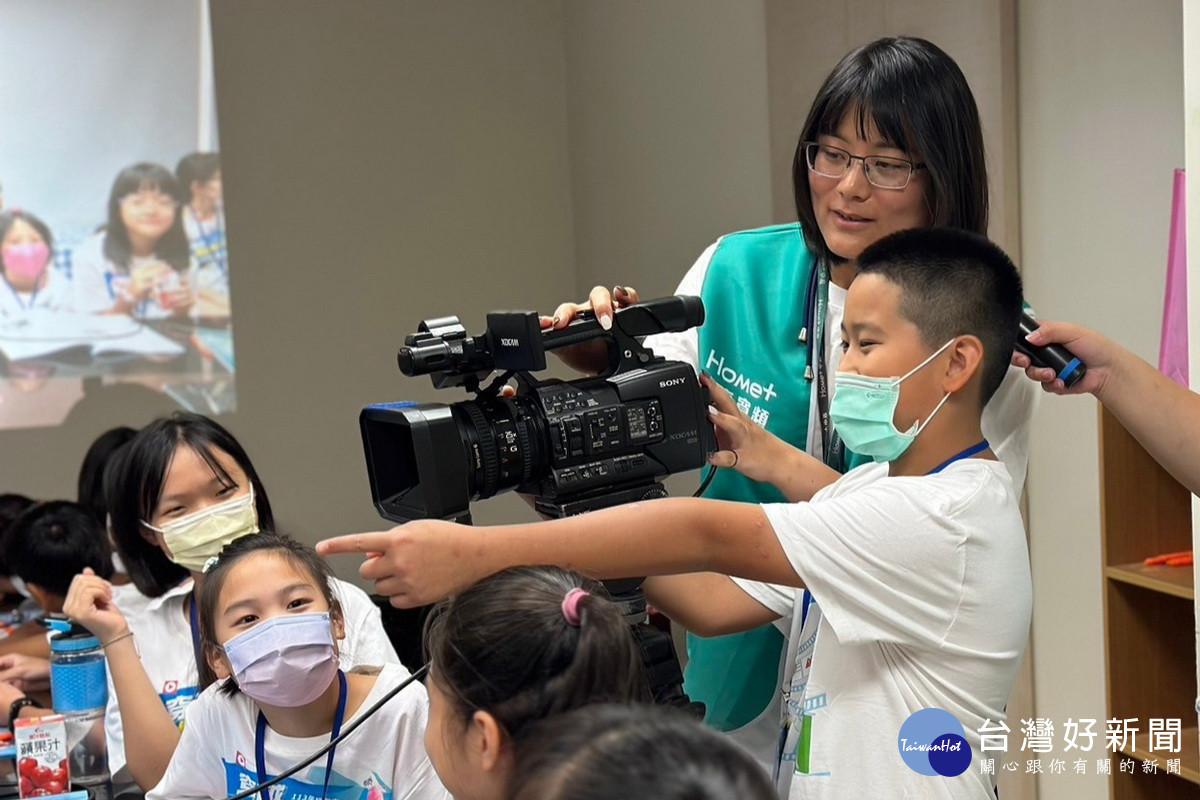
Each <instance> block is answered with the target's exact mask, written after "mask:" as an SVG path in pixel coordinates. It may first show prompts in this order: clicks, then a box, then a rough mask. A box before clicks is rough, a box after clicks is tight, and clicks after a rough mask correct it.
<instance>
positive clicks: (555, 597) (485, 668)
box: [425, 567, 649, 740]
mask: <svg viewBox="0 0 1200 800" xmlns="http://www.w3.org/2000/svg"><path fill="white" fill-rule="evenodd" d="M578 588H582V589H584V590H585V591H586V592H588V594H587V595H586V596H585V597H583V598H582V600H581V601H580V602H579V625H578V626H573V625H571V624H569V623H568V622H567V619H566V617H565V616H564V614H563V608H562V606H563V600H564V598H565V597H566V595H567V592H569V591H571V590H572V589H578ZM425 655H426V658H427V660H428V661H429V665H430V669H429V674H430V679H431V680H433V681H434V682H436V684H437V687H438V688H439V689H440V690H441V691H442V692H443V693H444V694H446V695H447V696H448V697H449V698H450V702H451V704H452V705H453V706H454V707H455V710H456V712H457V714H458V716H459V717H460V718H461V719H462V720H463V721H464V724H465V721H466V720H468V719H469V718H470V717H471V715H472V714H473V713H474V712H475V711H486V712H488V713H489V714H491V715H492V716H493V717H495V719H496V721H497V722H498V723H499V724H500V725H501V727H502V728H503V729H504V731H505V733H506V734H507V735H508V736H509V737H510V739H512V740H517V739H519V738H520V737H521V735H522V734H523V733H524V731H525V729H526V727H527V726H528V725H529V724H530V723H532V722H535V721H537V720H539V719H543V718H545V717H549V716H551V715H552V714H559V713H562V712H563V711H567V710H568V709H572V708H576V707H579V706H583V705H589V704H591V703H605V702H609V703H628V702H638V701H648V700H649V690H648V689H647V686H646V676H645V669H644V668H643V666H642V659H641V652H640V651H639V650H638V647H637V644H636V642H635V641H634V638H633V633H632V631H630V629H629V625H628V623H626V622H625V620H624V618H623V617H622V616H621V613H620V611H619V610H618V609H617V607H616V606H615V605H614V604H613V603H612V601H611V600H609V599H608V594H607V593H606V592H605V591H604V587H603V586H601V585H600V584H599V583H597V582H596V581H593V580H589V579H587V578H583V577H580V576H579V575H576V574H574V573H571V572H567V571H565V570H561V569H557V568H554V567H538V568H531V567H522V568H519V569H510V570H507V571H505V572H500V573H497V574H496V575H493V576H491V577H490V578H486V579H485V580H482V581H480V582H479V583H477V584H475V585H474V586H472V587H471V588H469V589H467V590H466V591H464V592H462V593H461V594H458V595H455V596H453V597H449V598H447V599H445V600H443V601H442V602H440V603H438V604H437V605H436V606H435V607H434V608H433V610H432V611H431V612H430V615H429V619H428V620H426V622H425Z"/></svg>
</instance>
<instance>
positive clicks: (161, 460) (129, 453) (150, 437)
mask: <svg viewBox="0 0 1200 800" xmlns="http://www.w3.org/2000/svg"><path fill="white" fill-rule="evenodd" d="M180 445H187V446H188V447H190V448H191V449H192V450H193V451H194V452H195V453H196V454H197V455H199V456H200V457H201V458H202V459H204V461H205V463H207V464H208V466H209V468H210V469H211V470H212V472H213V474H214V475H216V476H217V477H218V478H220V479H221V480H222V482H224V483H225V484H226V485H228V486H232V485H233V484H234V481H233V478H231V477H230V475H229V473H227V472H226V471H225V469H224V468H223V467H222V466H221V463H220V462H219V461H218V460H217V457H216V453H217V452H218V451H220V452H223V453H225V454H226V455H228V456H229V457H230V458H232V459H233V460H234V462H235V463H236V464H237V465H238V466H239V467H240V468H241V469H242V471H243V472H245V473H246V477H247V478H249V480H250V485H251V486H253V487H254V506H255V510H256V511H257V512H258V527H259V530H271V529H273V528H274V527H275V518H274V516H273V515H272V514H271V503H270V501H269V500H268V499H267V491H266V489H264V488H263V485H262V481H260V480H259V479H258V473H257V472H255V471H254V465H253V464H252V463H250V457H249V456H248V455H246V451H245V450H243V449H242V446H241V444H239V443H238V440H237V439H235V438H234V437H233V434H231V433H230V432H229V431H227V430H225V428H223V427H221V425H220V424H218V423H217V422H215V421H213V420H211V419H209V418H208V417H205V416H202V415H200V414H192V413H189V412H185V411H177V412H176V413H174V414H172V415H171V416H169V417H162V418H160V419H156V420H155V421H154V422H151V423H150V424H149V425H147V426H146V427H144V428H142V429H141V430H140V431H138V434H137V436H135V437H133V439H132V440H130V442H129V443H128V444H127V445H126V446H124V447H122V448H121V449H119V450H118V451H117V452H116V453H115V454H114V455H113V456H112V458H110V459H109V465H108V467H107V468H106V469H105V471H104V499H105V503H106V504H107V506H108V514H109V518H110V520H111V523H112V537H113V544H115V545H116V548H117V553H119V554H120V556H121V562H122V563H123V564H124V565H125V569H126V570H127V571H128V572H129V577H130V579H131V580H132V581H133V582H134V584H135V585H136V586H137V588H138V590H139V591H140V592H141V593H142V594H144V595H146V596H147V597H159V596H161V595H162V594H164V593H165V592H166V591H167V590H168V589H170V588H171V587H173V586H176V585H177V584H179V583H180V582H181V581H183V580H184V579H185V578H187V576H188V574H189V573H188V571H187V570H186V569H184V568H183V567H181V566H179V565H178V564H176V563H174V562H173V561H171V559H169V558H167V556H166V554H165V553H163V551H162V550H161V549H160V548H159V547H158V546H157V545H155V544H152V543H151V542H148V541H146V539H145V538H144V537H143V536H142V520H149V519H150V518H151V517H152V516H153V515H154V511H155V508H156V507H157V506H158V501H159V499H160V498H161V497H162V489H163V481H164V479H165V477H166V474H167V469H168V468H169V467H170V465H171V459H172V458H173V457H174V456H175V450H176V449H177V448H178V447H179V446H180Z"/></svg>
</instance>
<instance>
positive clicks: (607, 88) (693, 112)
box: [565, 0, 772, 297]
mask: <svg viewBox="0 0 1200 800" xmlns="http://www.w3.org/2000/svg"><path fill="white" fill-rule="evenodd" d="M565 9H566V29H567V36H566V51H567V89H568V93H567V105H568V109H569V110H570V150H571V179H572V182H573V188H574V192H573V199H574V209H575V252H576V256H577V262H576V264H577V268H578V273H577V283H578V291H579V292H580V294H581V295H582V294H584V293H586V292H587V290H589V289H590V288H591V287H592V286H593V285H596V284H603V285H605V286H610V287H611V286H612V285H613V284H614V283H618V282H619V283H622V284H627V285H631V286H635V287H637V288H638V289H639V290H640V291H641V292H642V294H643V296H648V297H652V296H658V295H663V294H670V293H672V292H674V291H675V287H676V286H677V285H678V283H679V280H680V278H682V277H683V273H684V271H685V270H686V269H687V268H688V267H689V266H691V264H692V262H693V261H694V260H695V259H696V257H697V256H699V255H700V252H701V251H702V250H703V249H704V248H705V247H707V246H708V245H709V244H710V243H712V242H713V241H714V240H715V239H716V238H717V237H718V236H720V235H721V234H724V233H728V232H730V231H735V230H740V229H743V228H752V227H757V226H759V225H765V224H767V223H768V222H769V221H770V215H771V206H770V201H771V198H770V184H771V177H772V176H771V173H770V164H769V160H768V159H769V150H768V131H767V122H768V111H767V87H766V78H767V60H766V50H765V48H764V47H763V37H764V26H765V20H764V15H763V6H762V3H761V2H759V1H758V0H755V1H754V2H730V1H729V0H704V1H703V2H651V3H647V2H643V0H605V2H599V3H597V2H591V0H571V1H569V2H567V3H566V4H565Z"/></svg>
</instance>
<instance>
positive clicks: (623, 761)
mask: <svg viewBox="0 0 1200 800" xmlns="http://www.w3.org/2000/svg"><path fill="white" fill-rule="evenodd" d="M512 776H513V777H512V779H511V781H510V784H509V797H510V798H512V800H631V798H651V797H652V798H654V800H730V798H737V800H776V798H778V794H776V792H775V789H774V787H773V786H772V785H771V781H770V779H769V778H768V777H767V773H766V772H765V771H763V768H762V767H760V766H759V765H758V764H757V763H756V762H755V761H754V759H753V758H751V756H750V755H749V753H747V752H746V751H745V750H743V749H742V748H740V747H739V746H738V745H736V744H734V743H733V742H731V741H730V740H729V739H727V738H725V737H724V736H722V735H721V734H719V733H717V732H716V731H714V730H710V729H709V728H706V727H704V725H703V724H701V723H700V722H699V721H698V720H696V719H693V718H691V717H688V716H687V715H686V714H684V713H683V712H681V711H678V710H676V709H673V708H669V707H666V706H645V705H643V706H631V705H625V706H618V705H593V706H588V707H587V708H577V709H575V710H573V711H570V712H568V713H566V714H560V715H558V716H556V717H552V718H550V719H546V720H543V721H541V722H538V723H537V724H536V725H531V726H530V729H529V732H528V733H527V735H526V736H525V738H524V739H523V740H522V741H521V743H520V745H519V746H518V748H517V750H516V763H515V766H514V768H513V772H512Z"/></svg>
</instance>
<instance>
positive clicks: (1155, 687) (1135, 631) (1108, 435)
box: [1100, 409, 1200, 800]
mask: <svg viewBox="0 0 1200 800" xmlns="http://www.w3.org/2000/svg"><path fill="white" fill-rule="evenodd" d="M1191 499H1192V498H1191V493H1190V492H1188V490H1187V489H1185V488H1184V487H1183V486H1182V485H1180V484H1179V482H1178V481H1176V480H1175V479H1174V478H1172V477H1171V476H1170V475H1169V474H1168V473H1167V471H1166V470H1164V469H1163V468H1162V466H1161V465H1159V464H1158V463H1157V462H1156V461H1155V460H1154V459H1153V458H1151V457H1150V454H1149V453H1147V452H1146V450H1145V449H1144V448H1143V447H1142V446H1141V445H1140V444H1139V443H1138V441H1137V440H1136V439H1135V438H1134V437H1133V436H1132V435H1131V434H1130V433H1129V431H1127V430H1126V429H1125V428H1124V427H1123V426H1122V425H1121V423H1120V422H1118V421H1117V419H1116V417H1114V416H1113V415H1112V414H1111V413H1110V412H1108V411H1107V410H1105V409H1101V411H1100V527H1101V532H1100V533H1101V553H1102V557H1103V559H1104V560H1103V564H1104V592H1103V595H1104V639H1105V672H1106V675H1107V678H1106V683H1107V693H1108V714H1109V716H1110V718H1114V719H1130V718H1132V719H1138V720H1141V722H1142V726H1141V730H1140V731H1139V734H1138V737H1137V743H1138V744H1139V745H1141V748H1140V749H1131V750H1129V751H1126V752H1123V753H1121V754H1113V755H1114V756H1115V757H1116V758H1122V757H1124V758H1132V759H1135V760H1136V761H1137V762H1139V763H1138V764H1137V767H1136V768H1135V771H1134V773H1132V774H1130V773H1120V772H1118V771H1117V770H1116V769H1114V770H1113V774H1112V778H1111V779H1110V781H1109V787H1110V792H1111V794H1110V798H1111V800H1184V798H1187V800H1196V798H1197V797H1200V732H1198V731H1197V728H1196V727H1195V724H1196V712H1195V708H1194V706H1193V702H1194V698H1195V697H1196V640H1195V638H1194V636H1193V633H1194V632H1195V631H1196V615H1195V609H1194V606H1195V599H1194V598H1195V596H1196V590H1195V572H1194V570H1193V569H1191V568H1189V567H1166V566H1160V567H1147V566H1145V565H1144V564H1143V563H1142V559H1143V558H1145V557H1146V556H1147V555H1151V554H1154V553H1174V552H1178V551H1181V550H1188V549H1190V548H1191V547H1192V513H1191ZM1151 719H1179V720H1181V722H1182V724H1183V725H1184V726H1187V727H1184V728H1183V729H1182V730H1181V732H1180V751H1179V752H1178V753H1161V752H1155V753H1151V752H1149V749H1148V747H1149V744H1150V738H1149V737H1150V731H1149V724H1148V721H1149V720H1151ZM1176 758H1178V759H1179V767H1180V769H1179V773H1167V771H1166V762H1167V761H1169V760H1174V759H1176ZM1149 761H1157V762H1158V769H1157V771H1156V772H1154V773H1145V772H1142V762H1149ZM1115 766H1116V765H1114V767H1115Z"/></svg>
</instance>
